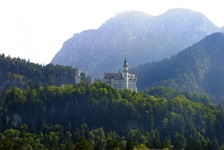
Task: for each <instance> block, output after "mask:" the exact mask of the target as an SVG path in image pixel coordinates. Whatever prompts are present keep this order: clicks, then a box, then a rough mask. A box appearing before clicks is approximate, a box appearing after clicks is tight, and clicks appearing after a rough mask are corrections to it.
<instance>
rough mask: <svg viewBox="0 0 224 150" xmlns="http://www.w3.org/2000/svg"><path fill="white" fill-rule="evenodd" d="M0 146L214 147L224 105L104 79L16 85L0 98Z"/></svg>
mask: <svg viewBox="0 0 224 150" xmlns="http://www.w3.org/2000/svg"><path fill="white" fill-rule="evenodd" d="M0 111H1V112H0V131H1V133H0V148H1V149H7V148H11V149H16V148H22V149H66V150H67V149H89V150H90V149H95V150H103V149H108V150H110V149H115V148H116V149H133V148H134V147H136V148H139V149H140V148H145V149H146V148H154V149H159V148H173V149H181V148H184V149H187V150H192V149H203V150H206V149H207V150H211V149H218V148H220V147H221V146H222V144H223V143H224V126H223V125H224V109H223V107H222V106H216V105H214V104H212V103H211V102H210V99H209V98H208V96H206V95H200V94H191V93H183V92H180V91H176V90H174V89H167V88H164V87H157V88H151V89H148V90H146V91H145V92H143V93H141V92H140V93H135V92H133V93H132V92H131V91H129V90H121V91H117V90H115V89H113V88H111V87H110V86H108V85H106V84H104V83H99V82H97V83H95V84H92V85H90V84H88V83H87V82H82V83H80V84H77V85H64V86H58V87H57V86H47V85H45V86H40V85H39V86H29V87H27V88H25V89H24V90H22V89H20V88H17V87H14V88H12V89H11V90H8V91H7V94H6V96H5V97H2V98H1V105H0Z"/></svg>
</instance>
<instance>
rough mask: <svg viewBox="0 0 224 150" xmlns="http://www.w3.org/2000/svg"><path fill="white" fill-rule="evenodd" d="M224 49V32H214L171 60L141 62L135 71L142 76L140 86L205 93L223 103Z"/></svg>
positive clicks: (139, 79) (142, 87)
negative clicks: (164, 87) (142, 63)
mask: <svg viewBox="0 0 224 150" xmlns="http://www.w3.org/2000/svg"><path fill="white" fill-rule="evenodd" d="M223 49H224V34H223V33H221V32H220V33H213V34H211V35H209V36H207V37H205V38H204V39H202V40H201V41H199V42H198V43H196V44H194V45H192V46H190V47H188V48H186V49H185V50H183V51H180V52H179V53H178V54H177V55H174V56H172V57H171V58H170V59H164V60H162V61H159V62H154V63H147V64H144V65H140V66H138V67H136V68H133V69H131V71H132V72H134V73H135V74H136V75H137V76H138V83H137V84H138V85H137V86H138V88H140V89H146V88H149V87H152V86H158V85H160V86H166V87H172V88H175V89H181V90H183V91H190V92H202V93H207V94H209V95H210V96H212V97H214V99H215V100H216V102H217V101H221V102H222V103H223V101H224V99H223V96H224V95H223V94H222V89H223V88H224V81H223V79H222V77H223V76H224V69H223V68H224V66H223V64H224V60H223V56H224V51H223ZM219 103H220V102H219Z"/></svg>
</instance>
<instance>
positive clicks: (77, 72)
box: [75, 69, 81, 84]
mask: <svg viewBox="0 0 224 150" xmlns="http://www.w3.org/2000/svg"><path fill="white" fill-rule="evenodd" d="M80 74H81V71H80V70H79V69H77V70H76V71H75V84H77V83H80V82H81V75H80Z"/></svg>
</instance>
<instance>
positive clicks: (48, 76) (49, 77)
mask: <svg viewBox="0 0 224 150" xmlns="http://www.w3.org/2000/svg"><path fill="white" fill-rule="evenodd" d="M75 71H76V69H74V68H72V67H68V66H60V65H52V64H49V65H46V66H42V65H39V64H35V63H32V62H29V61H26V60H24V59H20V58H12V57H10V56H5V55H4V54H1V55H0V88H1V90H3V91H4V92H5V91H6V90H7V89H10V88H12V87H13V86H18V87H20V88H23V89H24V88H26V87H27V86H29V85H32V84H41V85H44V84H47V85H63V84H74V83H75ZM82 78H83V79H84V78H85V75H84V74H83V73H82Z"/></svg>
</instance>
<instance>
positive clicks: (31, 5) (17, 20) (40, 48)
mask: <svg viewBox="0 0 224 150" xmlns="http://www.w3.org/2000/svg"><path fill="white" fill-rule="evenodd" d="M171 8H187V9H191V10H194V11H198V12H202V13H203V14H204V15H205V16H206V17H208V18H209V19H210V20H211V21H212V22H213V23H214V24H216V25H217V26H219V27H221V26H224V9H223V1H222V0H1V1H0V19H1V21H0V53H5V54H6V55H10V56H12V57H20V58H24V59H30V61H31V62H35V63H40V64H48V63H49V62H50V61H51V59H52V58H53V57H54V55H55V54H56V53H57V52H58V51H59V50H60V48H61V47H62V45H63V42H64V41H66V40H67V39H69V38H70V37H72V36H73V34H75V33H79V32H81V31H83V30H87V29H96V28H98V27H99V26H100V25H101V24H102V23H104V22H105V21H106V20H107V19H109V18H110V17H113V16H114V15H115V14H116V13H118V12H121V11H126V10H137V11H143V12H146V13H148V14H150V15H160V14H162V13H164V12H165V11H167V10H168V9H171Z"/></svg>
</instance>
